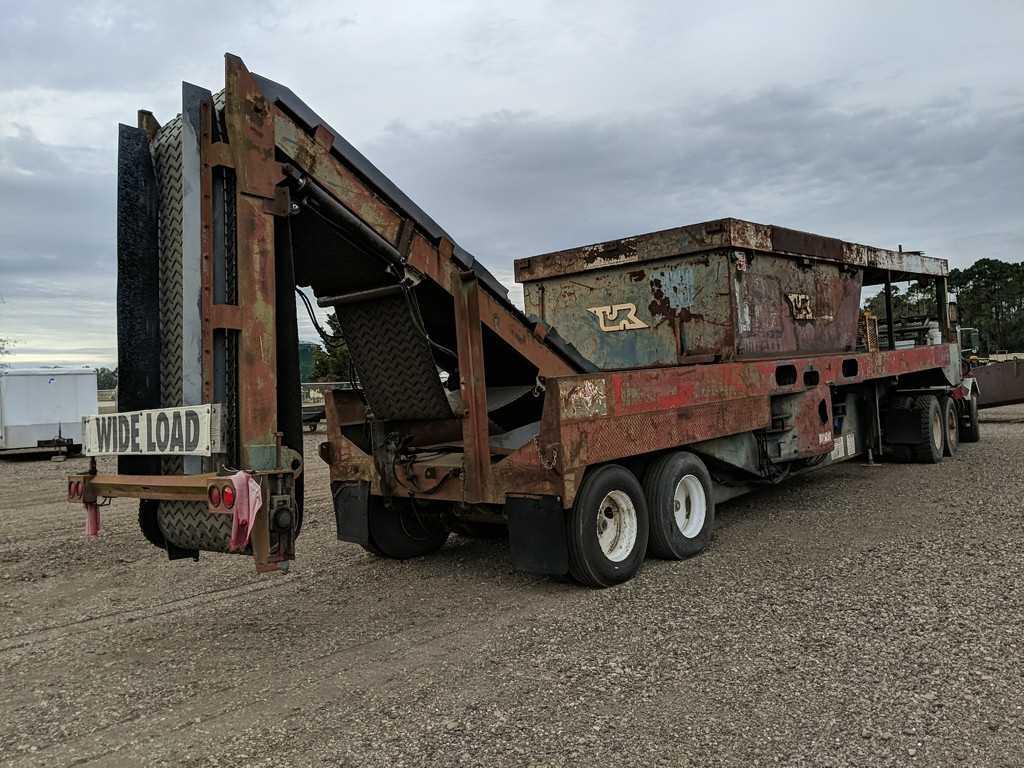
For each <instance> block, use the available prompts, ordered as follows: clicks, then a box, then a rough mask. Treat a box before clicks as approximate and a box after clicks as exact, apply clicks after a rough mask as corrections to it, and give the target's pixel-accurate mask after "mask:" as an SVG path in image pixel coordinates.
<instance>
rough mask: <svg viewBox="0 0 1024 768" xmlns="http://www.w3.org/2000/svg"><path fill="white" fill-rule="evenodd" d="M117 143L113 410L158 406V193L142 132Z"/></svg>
mask: <svg viewBox="0 0 1024 768" xmlns="http://www.w3.org/2000/svg"><path fill="white" fill-rule="evenodd" d="M117 139H118V141H117V339H118V344H117V370H118V371H119V374H120V377H119V380H118V383H117V409H118V410H119V411H141V410H146V409H148V408H159V407H160V243H159V239H158V228H159V218H158V217H159V207H160V203H159V190H158V188H157V180H156V173H155V171H154V169H153V158H152V155H150V151H149V137H148V136H147V135H146V132H145V131H143V130H142V129H141V128H132V127H130V126H127V125H120V126H118V137H117ZM117 468H118V472H120V473H122V474H126V475H156V474H160V458H159V457H157V456H119V457H118V460H117ZM140 514H141V511H140ZM154 520H155V518H154ZM158 546H159V545H158Z"/></svg>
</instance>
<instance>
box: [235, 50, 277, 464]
mask: <svg viewBox="0 0 1024 768" xmlns="http://www.w3.org/2000/svg"><path fill="white" fill-rule="evenodd" d="M225 82H226V91H227V94H226V98H225V102H224V115H225V123H226V126H227V132H228V139H229V146H230V148H231V153H232V157H233V165H234V168H235V174H236V194H235V205H236V226H237V259H238V304H239V307H240V325H241V327H242V330H241V333H240V335H239V367H240V370H241V371H243V372H244V375H242V376H240V377H239V378H240V381H239V401H240V402H239V433H240V442H241V446H242V452H241V455H242V463H243V465H244V466H246V467H247V468H252V469H272V468H273V467H274V466H275V464H276V460H277V359H276V357H277V338H276V323H275V312H276V306H275V303H276V298H275V282H274V281H275V277H274V273H275V265H274V258H275V254H274V217H273V215H272V214H270V213H267V212H266V210H265V201H267V200H274V198H275V190H276V187H277V185H278V184H279V183H280V182H281V181H283V178H284V177H283V173H282V170H281V165H280V163H277V162H275V159H274V125H273V114H272V112H271V109H270V105H269V104H268V103H267V102H266V100H265V99H264V98H263V94H262V93H261V92H260V89H259V87H258V85H257V84H256V82H255V80H253V78H252V75H250V74H249V71H248V70H247V69H246V68H245V65H244V64H243V63H242V60H241V59H239V58H238V57H237V56H232V55H230V54H229V55H228V56H226V57H225Z"/></svg>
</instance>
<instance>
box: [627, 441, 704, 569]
mask: <svg viewBox="0 0 1024 768" xmlns="http://www.w3.org/2000/svg"><path fill="white" fill-rule="evenodd" d="M680 455H684V456H686V457H688V459H692V460H694V461H696V462H697V465H699V469H700V470H702V471H701V472H700V473H699V474H701V475H703V477H704V479H705V480H706V481H707V482H706V486H705V489H704V490H705V494H706V495H707V505H708V509H707V522H706V523H705V525H706V526H710V527H711V528H712V529H713V528H714V524H715V503H714V495H713V492H714V489H713V486H712V484H711V475H710V473H709V472H708V470H707V467H705V466H704V462H702V461H701V460H700V459H699V458H698V457H697V456H695V455H693V454H692V453H689V452H686V451H678V452H675V453H668V454H665V455H664V456H661V457H660V458H658V459H657V460H656V461H655V462H654V464H652V465H651V466H650V467H649V468H648V470H647V472H646V473H645V474H644V498H645V499H646V500H647V513H648V516H649V518H650V526H649V529H650V534H649V537H648V540H647V549H648V552H649V553H650V554H652V555H654V556H655V557H659V558H662V559H664V560H680V559H682V558H684V557H692V556H694V555H696V554H699V553H700V552H701V551H702V550H703V549H704V548H705V547H706V545H707V543H708V542H710V538H711V537H710V534H709V535H708V537H707V540H706V541H705V542H704V544H703V545H702V546H701V547H700V548H699V549H695V551H693V552H689V553H686V554H680V553H678V552H677V551H676V549H675V547H673V545H672V542H671V541H670V540H669V539H668V538H667V537H666V535H665V531H663V530H662V526H661V525H659V521H658V519H657V515H658V510H657V508H656V503H657V492H658V487H659V486H660V485H661V484H662V482H663V481H664V475H665V473H666V472H669V471H670V470H671V465H672V463H673V460H675V459H676V458H677V457H679V456H680ZM695 468H697V467H695Z"/></svg>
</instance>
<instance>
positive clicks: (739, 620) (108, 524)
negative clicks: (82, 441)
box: [0, 407, 1024, 766]
mask: <svg viewBox="0 0 1024 768" xmlns="http://www.w3.org/2000/svg"><path fill="white" fill-rule="evenodd" d="M988 418H989V419H990V420H996V422H995V423H992V422H990V423H985V424H983V441H982V443H980V444H978V445H970V446H964V447H963V448H962V449H961V451H960V453H959V454H958V455H957V457H956V458H954V459H952V460H949V459H947V460H946V461H945V462H944V463H943V464H942V465H941V466H938V467H935V466H919V465H881V466H877V467H868V466H865V465H863V464H860V463H847V464H843V465H841V466H839V467H835V468H832V469H829V470H826V471H823V472H820V473H817V474H816V475H814V476H811V477H806V478H799V479H796V480H793V481H792V482H790V483H788V484H785V485H783V486H780V487H777V488H773V489H768V490H765V491H762V492H760V493H757V494H754V495H752V496H748V497H745V498H742V499H739V500H736V501H734V502H732V503H730V504H727V505H724V506H723V507H721V508H720V510H719V524H718V530H717V534H716V538H715V541H714V544H713V546H712V548H711V549H710V550H709V551H708V552H706V553H705V554H704V555H702V556H700V557H698V558H695V559H693V560H689V561H686V562H681V563H669V562H660V561H654V560H651V561H648V563H647V564H646V566H645V568H644V570H643V571H642V573H641V574H640V576H639V577H638V578H637V579H636V580H634V581H632V582H630V583H628V584H626V585H624V586H621V587H618V588H614V589H610V590H604V591H591V590H586V589H582V588H578V587H575V586H573V585H571V584H569V583H564V582H560V581H556V580H552V579H546V578H537V577H533V576H529V575H526V574H522V573H518V572H516V571H514V570H513V569H512V568H511V566H510V563H509V557H508V549H507V546H506V545H505V544H504V543H502V542H491V541H471V540H466V539H459V538H454V537H453V538H452V540H451V541H450V542H449V544H448V545H447V546H446V547H445V548H444V549H443V550H442V551H441V552H439V553H438V554H436V555H434V556H431V557H427V558H424V559H421V560H418V561H412V562H404V563H398V562H388V561H382V560H378V559H375V558H374V557H372V556H370V555H368V554H366V553H364V552H363V551H362V550H361V549H360V548H359V547H357V546H354V545H350V544H343V543H340V542H338V541H336V540H335V537H334V530H333V515H332V513H331V509H330V503H329V498H328V494H327V480H326V470H325V467H324V465H323V464H322V463H321V462H320V461H319V459H316V458H315V451H314V450H313V448H314V446H315V444H316V443H317V442H319V440H320V439H322V435H310V436H309V439H308V442H307V452H308V454H309V455H311V456H313V458H312V459H311V460H310V466H309V470H308V471H309V480H308V482H307V488H308V489H310V494H311V495H310V498H309V500H308V502H307V505H308V506H307V508H308V511H307V515H306V520H307V522H306V528H305V530H304V531H303V535H302V537H301V538H300V540H299V547H298V549H299V553H298V556H299V559H298V561H297V562H296V563H295V567H294V569H293V571H292V573H291V574H289V575H272V576H257V575H256V574H255V573H254V571H253V567H252V563H251V561H250V560H248V559H245V558H242V557H232V556H213V555H204V556H203V557H202V559H201V561H200V562H199V563H193V562H191V561H184V562H181V561H178V562H168V561H167V560H166V558H165V557H164V556H163V555H162V553H161V552H160V551H159V550H157V549H155V548H154V547H152V546H150V545H149V544H147V543H146V542H145V541H144V540H143V538H142V536H141V534H140V533H139V531H138V529H137V525H136V513H135V506H134V504H133V503H131V502H130V501H119V502H115V503H114V505H113V506H112V507H111V508H107V509H106V510H105V511H104V518H103V525H104V532H103V535H102V536H101V538H99V539H98V540H93V541H89V540H85V539H84V538H83V536H82V528H83V515H82V512H81V509H80V508H78V507H75V506H72V505H68V504H66V503H65V502H64V500H63V492H64V486H63V482H62V476H63V475H64V473H65V472H68V471H76V470H79V469H81V468H83V467H84V466H85V461H84V460H81V459H79V460H72V461H68V462H66V463H64V464H59V463H51V462H49V461H26V462H0V483H2V487H3V488H4V491H5V492H4V493H3V496H2V500H0V604H2V616H3V620H2V622H0V675H2V680H3V684H4V685H3V687H4V691H5V695H4V697H3V701H2V702H0V763H2V764H5V765H18V766H20V765H126V766H136V765H184V764H189V765H218V766H228V765H231V766H235V765H237V766H243V765H245V766H250V765H268V766H269V765H274V766H290V765H296V766H313V765H325V766H326V765H331V766H334V765H352V766H413V765H437V766H448V765H510V766H511V765H515V766H522V765H538V766H540V765H593V764H596V763H597V762H598V761H601V762H608V763H611V764H616V765H666V766H668V765H671V766H682V765H695V766H696V765H700V766H707V765H736V766H751V765H768V764H781V765H808V766H824V765H837V766H838V765H872V766H874V765H936V766H948V765H972V766H982V765H985V766H1018V765H1021V764H1022V762H1024V666H1022V663H1021V662H1022V658H1024V599H1022V594H1024V592H1022V589H1021V585H1022V584H1024V505H1022V499H1024V408H1022V407H1013V408H1004V409H999V410H998V411H991V412H988Z"/></svg>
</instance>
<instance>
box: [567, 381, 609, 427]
mask: <svg viewBox="0 0 1024 768" xmlns="http://www.w3.org/2000/svg"><path fill="white" fill-rule="evenodd" d="M559 394H560V400H561V410H562V418H563V419H590V418H593V417H595V416H607V415H608V396H607V394H606V392H605V382H604V379H584V380H583V381H580V382H578V383H573V384H571V385H570V386H569V387H568V389H566V390H565V391H564V392H560V393H559Z"/></svg>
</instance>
